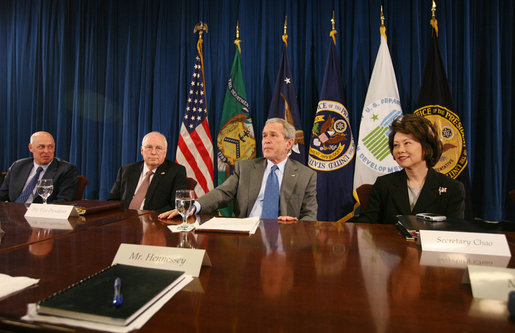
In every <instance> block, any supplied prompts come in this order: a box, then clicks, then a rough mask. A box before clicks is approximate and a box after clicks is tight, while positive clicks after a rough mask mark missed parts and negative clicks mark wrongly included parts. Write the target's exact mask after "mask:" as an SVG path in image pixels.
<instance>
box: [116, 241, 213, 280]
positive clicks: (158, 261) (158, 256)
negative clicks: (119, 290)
mask: <svg viewBox="0 0 515 333" xmlns="http://www.w3.org/2000/svg"><path fill="white" fill-rule="evenodd" d="M112 264H113V265H114V264H125V265H133V266H140V267H147V268H159V269H166V270H174V271H184V272H186V274H188V275H191V276H194V277H198V276H199V274H200V268H201V266H211V261H210V260H209V256H208V255H207V252H206V250H199V249H185V248H178V247H165V246H152V245H138V244H125V243H122V244H120V247H119V248H118V252H116V256H115V257H114V259H113V263H112Z"/></svg>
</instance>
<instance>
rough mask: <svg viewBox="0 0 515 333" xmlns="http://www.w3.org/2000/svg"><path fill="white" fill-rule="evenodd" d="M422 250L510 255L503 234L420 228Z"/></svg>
mask: <svg viewBox="0 0 515 333" xmlns="http://www.w3.org/2000/svg"><path fill="white" fill-rule="evenodd" d="M420 243H421V246H422V252H424V251H429V252H454V253H467V254H481V255H491V256H504V257H511V252H510V247H509V246H508V241H507V240H506V235H503V234H486V233H477V232H455V231H436V230H420Z"/></svg>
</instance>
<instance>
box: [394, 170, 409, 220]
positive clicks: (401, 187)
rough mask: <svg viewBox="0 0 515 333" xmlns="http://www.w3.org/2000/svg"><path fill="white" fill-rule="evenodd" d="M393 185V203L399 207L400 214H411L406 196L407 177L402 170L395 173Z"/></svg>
mask: <svg viewBox="0 0 515 333" xmlns="http://www.w3.org/2000/svg"><path fill="white" fill-rule="evenodd" d="M394 187H395V190H394V193H393V198H392V200H393V202H394V205H395V206H397V207H399V209H400V210H401V214H403V215H409V214H411V208H410V205H409V196H408V177H407V176H406V172H405V171H404V170H403V171H402V172H399V173H398V174H397V179H395V180H394Z"/></svg>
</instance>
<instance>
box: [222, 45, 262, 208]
mask: <svg viewBox="0 0 515 333" xmlns="http://www.w3.org/2000/svg"><path fill="white" fill-rule="evenodd" d="M234 43H235V44H236V52H235V54H234V61H233V64H232V68H231V74H230V76H229V81H228V83H227V90H226V92H225V99H224V106H223V111H222V119H221V121H220V124H221V125H220V131H219V132H218V137H217V140H216V144H217V147H218V153H217V157H218V184H222V183H223V182H224V181H225V180H226V179H227V178H228V177H229V176H230V175H231V174H232V172H233V171H234V165H235V164H236V162H237V161H239V160H250V159H252V158H254V157H256V139H255V137H254V129H253V127H252V119H251V116H250V107H249V103H248V102H247V91H246V90H245V83H244V82H243V75H242V71H241V57H240V52H241V50H240V46H239V39H236V41H235V42H234ZM220 213H221V214H222V215H224V216H231V215H232V206H229V207H226V208H224V209H220Z"/></svg>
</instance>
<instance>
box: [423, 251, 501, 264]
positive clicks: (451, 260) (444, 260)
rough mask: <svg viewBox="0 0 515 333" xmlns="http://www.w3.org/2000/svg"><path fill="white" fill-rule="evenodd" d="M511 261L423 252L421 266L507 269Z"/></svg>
mask: <svg viewBox="0 0 515 333" xmlns="http://www.w3.org/2000/svg"><path fill="white" fill-rule="evenodd" d="M510 259H511V257H504V256H489V255H483V254H467V253H453V252H429V251H423V252H422V255H421V256H420V265H421V266H436V267H453V268H467V266H468V265H481V266H492V267H507V266H508V264H509V263H510Z"/></svg>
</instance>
